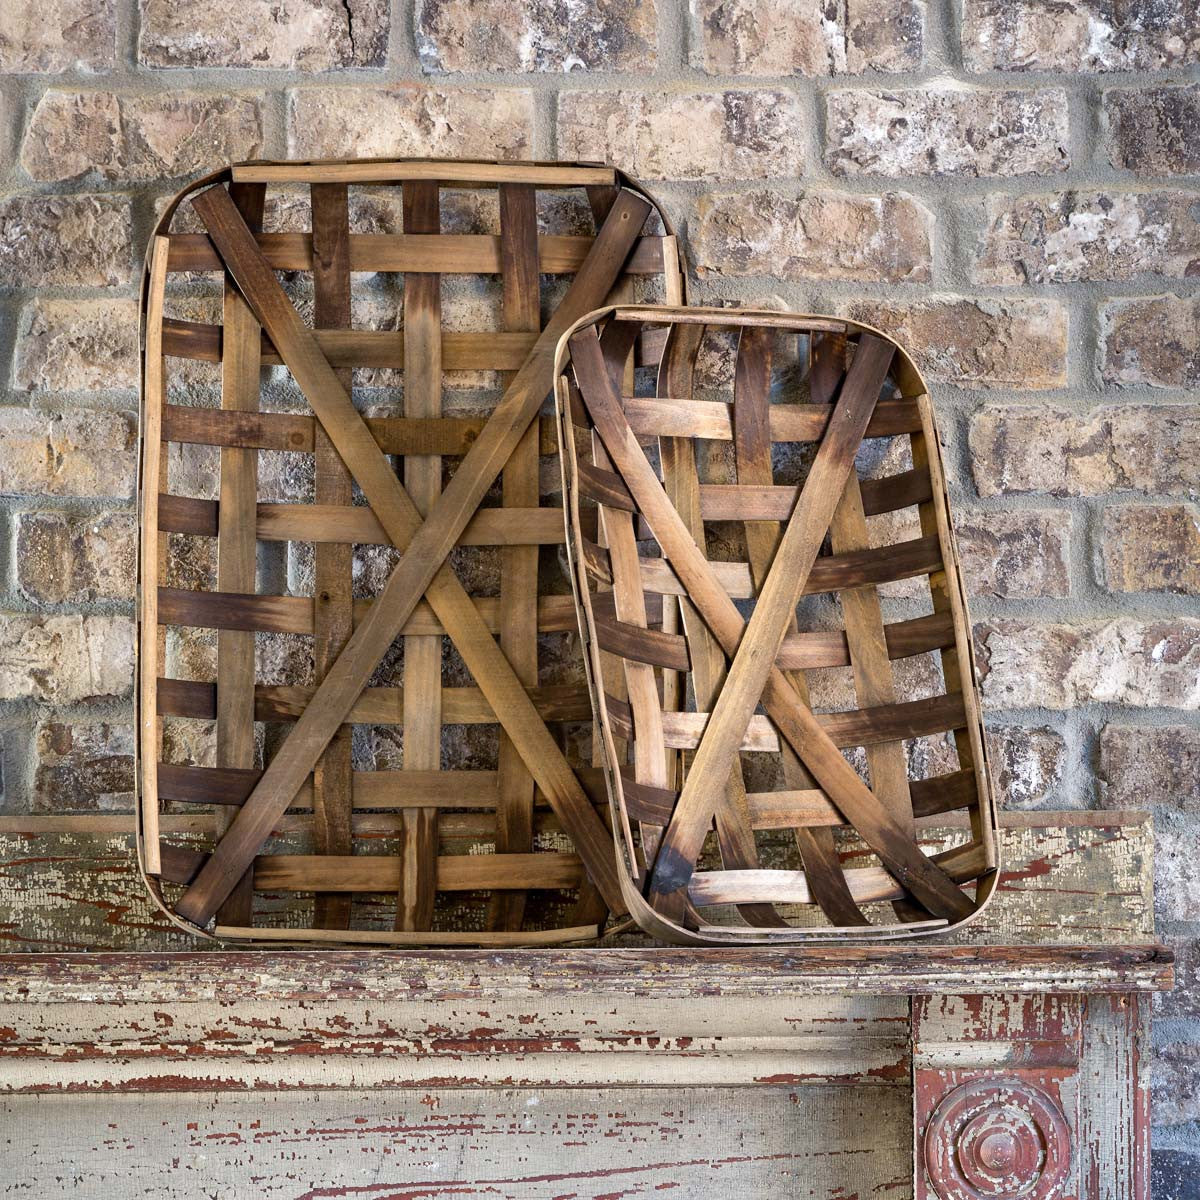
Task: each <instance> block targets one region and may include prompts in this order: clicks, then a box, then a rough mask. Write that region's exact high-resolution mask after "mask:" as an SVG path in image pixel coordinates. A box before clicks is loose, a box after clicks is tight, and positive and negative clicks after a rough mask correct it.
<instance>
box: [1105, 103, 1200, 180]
mask: <svg viewBox="0 0 1200 1200" xmlns="http://www.w3.org/2000/svg"><path fill="white" fill-rule="evenodd" d="M1104 111H1105V115H1106V117H1107V120H1108V129H1109V135H1108V136H1109V143H1108V154H1109V161H1110V162H1111V163H1112V164H1113V166H1114V167H1125V168H1127V169H1128V170H1130V171H1137V172H1139V173H1140V174H1144V175H1194V174H1196V173H1197V172H1198V171H1200V84H1192V85H1191V86H1190V87H1147V88H1113V89H1112V90H1110V91H1107V92H1105V93H1104Z"/></svg>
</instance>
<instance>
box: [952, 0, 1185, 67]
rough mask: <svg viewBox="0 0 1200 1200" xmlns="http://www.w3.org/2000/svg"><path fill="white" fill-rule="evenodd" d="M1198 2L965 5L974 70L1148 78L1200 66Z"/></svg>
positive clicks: (1002, 0) (971, 1) (1058, 0)
mask: <svg viewBox="0 0 1200 1200" xmlns="http://www.w3.org/2000/svg"><path fill="white" fill-rule="evenodd" d="M1198 28H1200V27H1198V26H1197V24H1196V6H1195V4H1194V3H1193V0H1155V2H1154V3H1149V4H1133V5H1129V6H1126V7H1121V6H1116V5H1113V4H1112V3H1111V0H1054V2H1053V3H1047V0H965V2H964V4H963V26H962V48H963V63H964V65H965V66H966V68H967V70H968V71H1145V70H1160V69H1163V68H1167V67H1181V66H1186V65H1187V64H1189V63H1195V62H1197V61H1200V34H1198Z"/></svg>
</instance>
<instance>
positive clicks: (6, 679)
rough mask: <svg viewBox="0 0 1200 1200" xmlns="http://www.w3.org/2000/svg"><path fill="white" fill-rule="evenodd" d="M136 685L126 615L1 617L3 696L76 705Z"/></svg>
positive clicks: (0, 678)
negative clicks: (134, 683)
mask: <svg viewBox="0 0 1200 1200" xmlns="http://www.w3.org/2000/svg"><path fill="white" fill-rule="evenodd" d="M132 685H133V622H132V621H131V620H130V619H129V618H128V617H98V616H89V617H84V616H80V615H79V614H77V613H71V614H65V615H62V616H35V615H31V614H28V613H8V614H3V615H0V700H25V699H33V700H38V701H43V702H46V703H49V704H75V703H78V702H79V701H81V700H89V699H92V698H93V697H99V696H124V695H127V694H128V693H129V691H130V690H131V688H132Z"/></svg>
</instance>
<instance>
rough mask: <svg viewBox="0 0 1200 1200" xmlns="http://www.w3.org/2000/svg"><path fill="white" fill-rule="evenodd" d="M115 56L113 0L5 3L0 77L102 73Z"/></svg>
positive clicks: (0, 32)
mask: <svg viewBox="0 0 1200 1200" xmlns="http://www.w3.org/2000/svg"><path fill="white" fill-rule="evenodd" d="M116 53H117V20H116V0H4V13H3V19H2V20H0V73H5V74H8V73H20V72H24V71H30V72H32V71H38V72H43V73H51V74H58V73H59V72H62V71H75V70H78V71H103V70H106V69H107V68H109V67H111V66H112V65H113V63H114V62H115V61H116Z"/></svg>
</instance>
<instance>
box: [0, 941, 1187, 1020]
mask: <svg viewBox="0 0 1200 1200" xmlns="http://www.w3.org/2000/svg"><path fill="white" fill-rule="evenodd" d="M1173 963H1174V955H1173V954H1172V952H1171V950H1170V949H1168V948H1167V947H1166V946H1162V945H1159V944H1157V943H1151V944H1146V945H1125V946H936V945H923V944H917V945H908V946H900V945H877V946H854V947H838V946H830V947H800V948H793V949H788V950H780V949H762V950H751V949H739V950H678V949H661V948H641V947H638V948H634V949H570V950H509V951H500V952H497V951H486V950H432V951H407V950H396V951H367V952H363V951H359V950H356V951H343V950H322V951H276V950H272V951H254V950H241V951H233V952H213V953H207V954H53V955H49V954H8V955H0V1005H5V1006H7V1005H15V1004H37V1005H42V1004H61V1003H75V1002H78V1001H80V1000H86V1001H87V1002H88V1003H91V1004H125V1003H130V1002H135V1001H139V1000H145V1001H154V1002H156V1003H171V1004H189V1003H206V1004H212V1003H218V1004H239V1003H243V1002H246V1001H248V1000H253V1001H256V1002H260V1003H261V1002H270V1001H272V1000H278V1001H298V1000H303V1001H306V1002H308V1003H314V1002H315V1003H321V1004H334V1003H337V1002H339V1001H342V1000H354V999H360V998H362V997H364V996H370V997H372V998H373V999H374V1000H375V1001H376V1002H378V1003H394V1002H397V1001H402V1000H405V999H409V1000H411V999H413V998H414V997H417V996H420V997H422V998H423V999H425V1000H427V1001H435V1000H441V999H445V1000H451V999H453V1000H462V999H468V998H469V999H480V1000H482V999H502V998H513V999H515V998H527V997H534V996H544V997H550V996H556V997H557V996H570V995H580V994H587V995H590V996H596V995H598V994H600V993H605V994H611V995H613V996H642V997H655V996H660V997H668V996H670V997H675V996H726V997H729V998H731V999H732V998H737V999H747V998H752V997H754V996H768V995H777V994H792V995H795V996H827V995H841V994H846V993H856V992H859V993H866V994H871V995H904V996H915V995H925V994H929V993H937V992H952V993H956V994H969V993H971V992H978V993H984V992H1006V993H1011V994H1027V993H1041V994H1044V993H1046V992H1071V993H1106V992H1155V991H1163V990H1165V989H1169V988H1170V987H1171V983H1172V970H1173Z"/></svg>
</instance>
